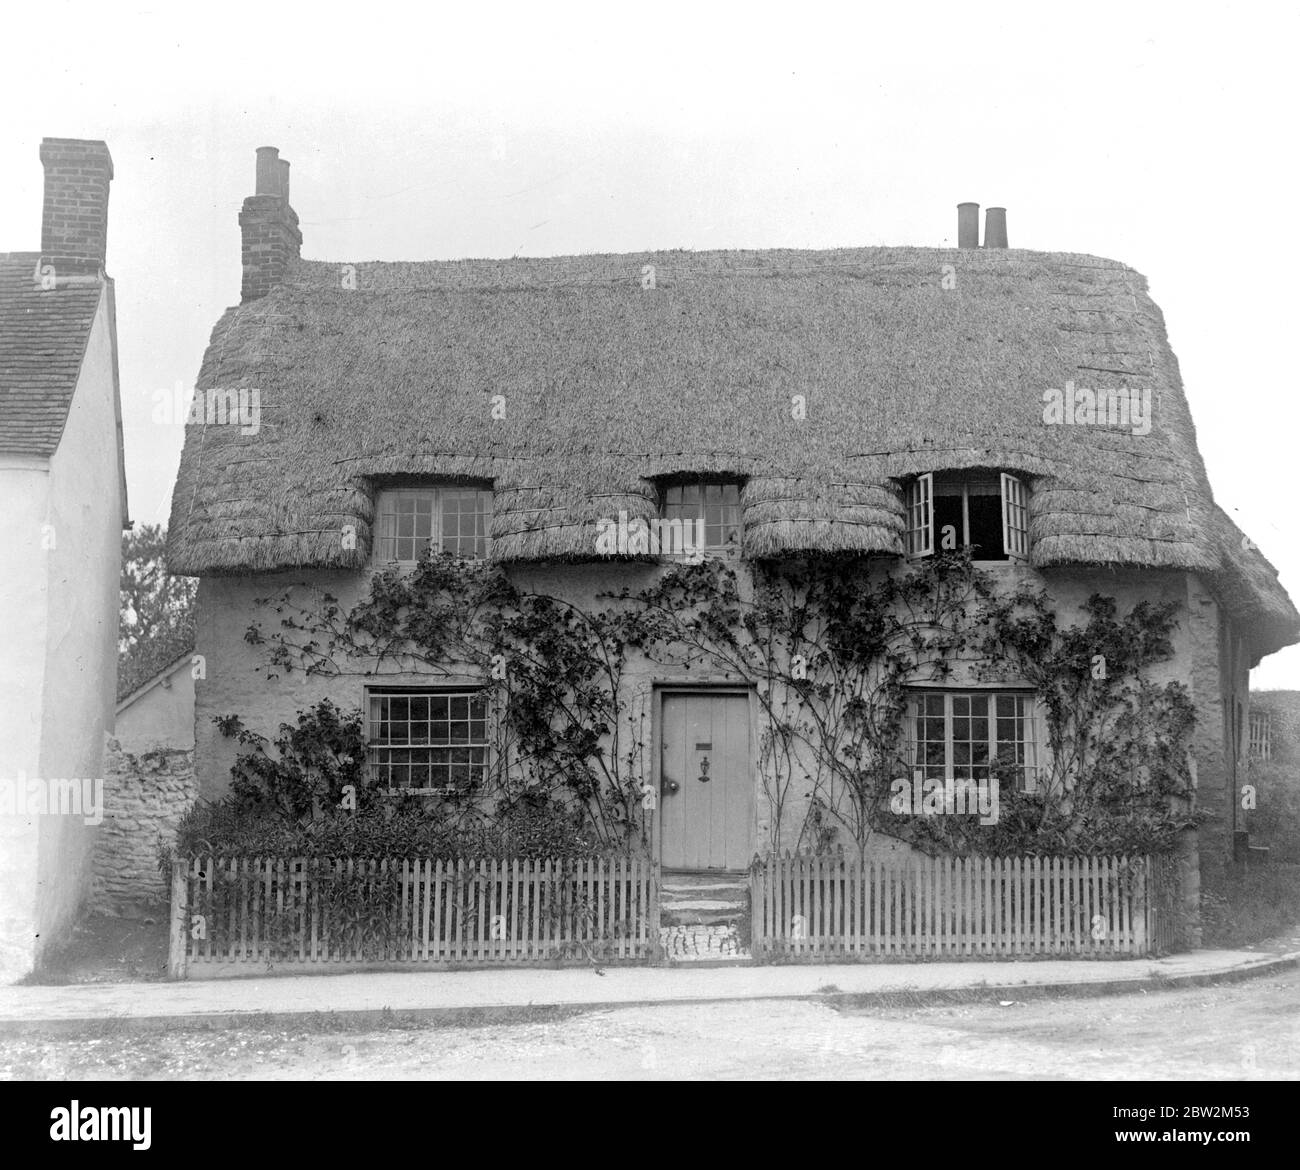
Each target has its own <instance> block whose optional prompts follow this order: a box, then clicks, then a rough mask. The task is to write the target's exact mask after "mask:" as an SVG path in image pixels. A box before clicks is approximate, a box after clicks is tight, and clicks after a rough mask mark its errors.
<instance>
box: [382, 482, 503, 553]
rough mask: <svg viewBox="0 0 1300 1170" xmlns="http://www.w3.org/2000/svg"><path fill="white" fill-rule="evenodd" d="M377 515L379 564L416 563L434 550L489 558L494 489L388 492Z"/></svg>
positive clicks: (457, 487)
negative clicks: (425, 553) (390, 562)
mask: <svg viewBox="0 0 1300 1170" xmlns="http://www.w3.org/2000/svg"><path fill="white" fill-rule="evenodd" d="M375 511H376V516H375V559H376V560H377V561H381V562H389V561H396V562H398V563H399V564H414V563H415V562H416V561H418V560H419V559H420V558H421V557H422V556H423V555H424V551H425V549H427V548H429V547H430V546H432V548H433V550H434V552H435V553H438V552H447V553H451V554H452V555H453V556H458V557H470V558H478V557H486V556H487V554H488V546H489V531H490V529H491V526H492V491H491V489H490V488H477V487H461V486H446V487H421V488H389V489H385V490H383V491H381V492H380V493H379V498H378V500H377V501H376V507H375Z"/></svg>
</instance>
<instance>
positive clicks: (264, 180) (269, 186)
mask: <svg viewBox="0 0 1300 1170" xmlns="http://www.w3.org/2000/svg"><path fill="white" fill-rule="evenodd" d="M254 193H255V194H257V195H279V194H281V191H280V151H279V149H278V148H277V147H274V146H259V147H258V148H257V185H256V187H255V188H254Z"/></svg>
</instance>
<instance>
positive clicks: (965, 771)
mask: <svg viewBox="0 0 1300 1170" xmlns="http://www.w3.org/2000/svg"><path fill="white" fill-rule="evenodd" d="M904 734H905V742H906V751H905V754H906V758H907V764H908V770H909V774H910V772H911V771H912V770H913V769H917V770H919V771H920V772H921V775H922V777H923V778H925V779H929V778H930V777H934V778H936V779H940V780H942V779H947V778H948V777H952V778H953V779H955V780H982V779H985V778H987V777H988V775H989V763H990V761H992V760H993V759H995V758H996V759H997V761H998V763H999V764H1013V765H1015V766H1016V767H1018V768H1020V769H1021V772H1020V777H1019V779H1018V781H1017V784H1016V787H1017V789H1018V790H1022V791H1030V792H1032V791H1033V789H1034V785H1035V783H1036V781H1037V777H1038V774H1039V772H1040V770H1041V769H1042V768H1043V767H1044V764H1045V762H1046V761H1045V758H1044V748H1043V745H1044V743H1045V741H1046V736H1045V730H1044V726H1043V718H1042V712H1041V710H1040V709H1039V706H1038V704H1037V702H1036V700H1035V697H1034V694H1033V692H1032V691H914V692H913V693H912V694H911V695H909V697H908V700H907V707H906V711H905V718H904Z"/></svg>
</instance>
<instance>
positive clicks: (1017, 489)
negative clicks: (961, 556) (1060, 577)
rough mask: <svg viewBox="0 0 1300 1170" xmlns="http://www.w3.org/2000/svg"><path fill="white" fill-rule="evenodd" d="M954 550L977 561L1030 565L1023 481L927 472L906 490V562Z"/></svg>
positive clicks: (1000, 475) (1001, 475)
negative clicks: (961, 551)
mask: <svg viewBox="0 0 1300 1170" xmlns="http://www.w3.org/2000/svg"><path fill="white" fill-rule="evenodd" d="M959 549H969V550H970V552H971V556H972V557H973V558H974V559H975V560H977V561H1008V560H1010V561H1024V560H1028V559H1029V505H1028V493H1027V491H1026V489H1025V485H1024V482H1023V481H1022V480H1020V479H1017V478H1016V477H1015V476H1014V475H1007V474H1006V472H1001V473H994V472H979V471H965V472H926V473H925V474H924V475H918V476H917V477H916V479H914V480H912V481H911V483H909V484H908V486H907V540H906V550H907V555H908V557H909V558H912V559H916V558H918V557H928V556H933V555H934V553H935V552H956V551H958V550H959Z"/></svg>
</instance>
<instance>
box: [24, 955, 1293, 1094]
mask: <svg viewBox="0 0 1300 1170" xmlns="http://www.w3.org/2000/svg"><path fill="white" fill-rule="evenodd" d="M1007 994H1009V995H1010V994H1012V993H1007ZM540 1015H541V1018H540V1019H538V1020H537V1021H535V1022H529V1023H515V1024H499V1025H485V1026H481V1027H428V1026H426V1027H416V1028H395V1029H391V1030H373V1029H372V1030H366V1031H345V1032H312V1031H307V1030H304V1029H302V1028H282V1027H280V1028H269V1029H257V1028H246V1027H240V1028H231V1029H221V1030H212V1031H164V1032H157V1033H152V1034H151V1033H138V1032H128V1031H124V1030H122V1029H121V1027H120V1026H118V1025H113V1024H105V1025H104V1027H103V1028H102V1029H100V1030H99V1031H100V1034H99V1035H95V1034H93V1033H91V1034H87V1035H82V1036H69V1037H66V1038H61V1039H56V1040H49V1041H43V1040H35V1039H31V1038H8V1039H2V1040H0V1078H7V1079H11V1078H19V1077H22V1078H27V1077H32V1078H54V1079H64V1078H80V1077H96V1078H98V1077H105V1078H118V1077H125V1078H131V1079H191V1078H202V1079H205V1080H209V1079H243V1078H272V1079H278V1078H283V1079H299V1078H307V1079H312V1078H331V1079H367V1080H368V1079H388V1078H412V1079H428V1080H445V1079H471V1080H479V1079H505V1078H522V1079H530V1080H551V1079H564V1078H598V1079H602V1080H607V1079H657V1078H664V1079H676V1078H704V1079H717V1078H796V1079H824V1078H837V1079H838V1078H922V1079H940V1080H963V1079H970V1078H977V1077H992V1078H999V1079H1001V1078H1005V1079H1020V1078H1025V1077H1036V1078H1072V1079H1073V1078H1083V1079H1091V1078H1099V1079H1112V1078H1114V1079H1121V1080H1123V1079H1130V1078H1143V1077H1153V1078H1157V1079H1199V1078H1227V1079H1251V1080H1255V1079H1258V1080H1292V1079H1300V972H1297V971H1294V970H1293V971H1287V972H1285V973H1283V974H1280V975H1278V976H1274V977H1263V978H1258V979H1254V980H1250V981H1247V982H1244V983H1238V984H1233V985H1229V986H1223V987H1214V988H1195V989H1187V990H1177V991H1157V992H1149V993H1145V994H1144V993H1135V994H1129V995H1119V996H1102V997H1096V998H1065V999H1041V1000H1033V1001H1030V1002H1026V1003H1021V1002H1017V1001H1015V1000H1014V999H1009V1000H1004V1001H1001V1002H1000V1003H999V1002H994V1003H989V1004H983V1003H981V1004H963V1005H949V1006H933V1007H919V1008H879V1007H875V1008H869V1009H860V1010H839V1009H836V1008H834V1007H831V1006H828V1005H825V1004H820V1003H806V1002H771V1001H766V1002H764V1001H758V1002H752V1003H734V1004H714V1005H701V1004H670V1005H661V1006H654V1007H628V1008H615V1009H609V1010H600V1011H594V1012H590V1013H586V1014H579V1015H570V1016H564V1015H560V1014H557V1013H554V1012H552V1013H540Z"/></svg>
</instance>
